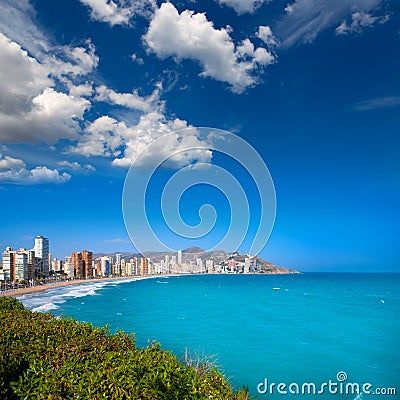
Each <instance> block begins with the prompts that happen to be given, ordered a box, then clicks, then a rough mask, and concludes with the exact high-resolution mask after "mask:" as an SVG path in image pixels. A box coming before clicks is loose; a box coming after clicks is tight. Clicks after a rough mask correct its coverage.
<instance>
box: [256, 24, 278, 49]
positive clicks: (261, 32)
mask: <svg viewBox="0 0 400 400" xmlns="http://www.w3.org/2000/svg"><path fill="white" fill-rule="evenodd" d="M257 37H259V38H260V39H261V40H262V41H263V42H264V43H265V44H266V45H267V46H268V47H275V46H277V45H278V39H277V38H276V37H275V36H274V34H273V33H272V30H271V28H270V27H269V26H267V25H266V26H263V25H260V26H259V27H258V32H257Z"/></svg>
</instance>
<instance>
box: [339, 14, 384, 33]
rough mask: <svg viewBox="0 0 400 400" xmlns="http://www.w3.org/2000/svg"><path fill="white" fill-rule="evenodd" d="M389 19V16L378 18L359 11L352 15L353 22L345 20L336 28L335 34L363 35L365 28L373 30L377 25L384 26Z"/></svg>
mask: <svg viewBox="0 0 400 400" xmlns="http://www.w3.org/2000/svg"><path fill="white" fill-rule="evenodd" d="M389 18H390V17H389V15H384V16H381V17H377V16H374V15H372V14H370V13H368V12H365V11H361V12H359V11H357V12H355V13H353V14H352V15H351V22H347V21H346V20H343V21H342V23H341V24H340V25H339V26H338V27H337V28H336V30H335V32H336V34H337V35H348V34H350V33H361V32H362V30H363V29H364V28H371V27H373V26H374V24H376V23H379V24H384V23H385V22H387V21H388V20H389Z"/></svg>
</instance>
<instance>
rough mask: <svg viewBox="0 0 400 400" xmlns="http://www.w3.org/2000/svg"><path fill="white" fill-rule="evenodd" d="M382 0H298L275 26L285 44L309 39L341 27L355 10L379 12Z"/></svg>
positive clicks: (361, 12)
mask: <svg viewBox="0 0 400 400" xmlns="http://www.w3.org/2000/svg"><path fill="white" fill-rule="evenodd" d="M382 2H383V0H352V1H349V0H335V1H326V0H295V1H294V2H293V3H290V4H288V5H287V6H286V8H285V10H286V15H285V16H283V17H282V18H281V20H280V21H279V22H278V24H277V26H276V28H275V30H276V32H277V34H278V37H279V38H280V40H281V42H282V44H283V46H286V47H288V46H292V45H295V44H298V43H309V42H312V41H313V40H314V39H315V38H316V36H317V35H318V34H319V33H320V32H322V31H323V30H325V29H327V28H332V27H337V26H338V25H339V24H340V23H341V22H342V21H344V20H346V19H347V17H348V16H350V15H353V14H354V13H360V15H359V17H362V16H363V15H364V14H365V15H366V14H368V15H370V13H371V12H379V11H380V6H381V4H382ZM379 18H381V17H379ZM384 18H385V17H384ZM361 19H362V18H361ZM339 26H340V25H339ZM346 26H347V25H346ZM339 31H340V29H339ZM337 33H338V32H337Z"/></svg>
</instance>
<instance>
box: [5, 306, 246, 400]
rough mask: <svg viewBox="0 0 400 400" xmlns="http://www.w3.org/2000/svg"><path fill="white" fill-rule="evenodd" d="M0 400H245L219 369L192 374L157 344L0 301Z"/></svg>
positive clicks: (243, 394) (192, 371) (203, 370)
mask: <svg viewBox="0 0 400 400" xmlns="http://www.w3.org/2000/svg"><path fill="white" fill-rule="evenodd" d="M0 398H1V399H27V400H28V399H54V400H55V399H91V400H100V399H140V400H150V399H151V400H156V399H168V400H172V399H177V400H184V399H188V400H189V399H218V400H224V399H232V400H239V399H247V398H248V393H247V391H246V390H239V391H238V392H234V391H233V389H232V387H231V386H230V385H229V383H228V382H227V380H226V379H225V377H224V376H223V375H222V374H221V373H220V372H218V371H217V370H216V369H214V368H203V369H199V368H196V369H195V368H193V367H191V366H187V365H184V364H183V363H181V362H179V361H178V360H177V358H176V357H175V356H174V355H173V354H171V353H169V352H167V351H165V350H162V349H160V347H159V345H158V344H156V343H153V344H151V345H149V346H148V347H146V348H138V347H136V345H135V340H134V337H133V336H132V335H129V334H125V333H123V332H117V333H115V334H111V333H110V332H109V330H108V329H107V328H98V327H94V326H93V325H91V324H89V323H82V322H77V321H75V320H73V319H58V318H56V317H54V316H52V315H51V314H42V313H35V312H31V311H29V310H26V309H24V307H23V305H22V304H21V303H20V302H19V301H18V300H16V299H13V298H0Z"/></svg>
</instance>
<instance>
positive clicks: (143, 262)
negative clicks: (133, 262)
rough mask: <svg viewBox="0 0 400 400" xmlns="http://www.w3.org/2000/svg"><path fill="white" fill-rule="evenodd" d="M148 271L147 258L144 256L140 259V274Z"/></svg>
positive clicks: (145, 273)
mask: <svg viewBox="0 0 400 400" xmlns="http://www.w3.org/2000/svg"><path fill="white" fill-rule="evenodd" d="M148 273H149V260H148V259H147V258H145V257H142V258H141V259H140V274H141V275H147V274H148Z"/></svg>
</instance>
